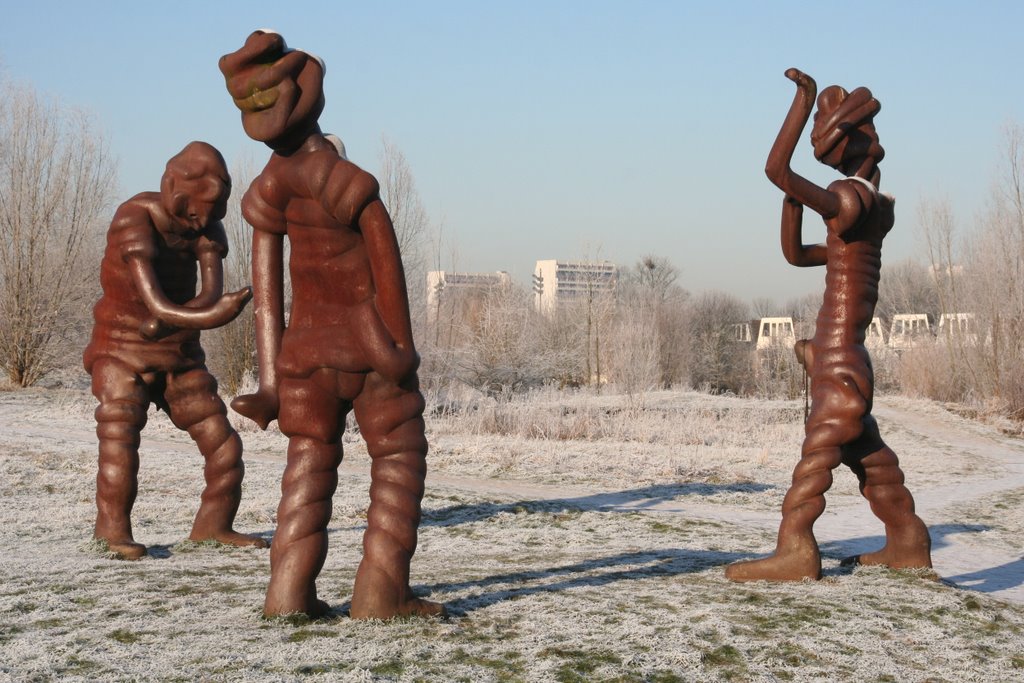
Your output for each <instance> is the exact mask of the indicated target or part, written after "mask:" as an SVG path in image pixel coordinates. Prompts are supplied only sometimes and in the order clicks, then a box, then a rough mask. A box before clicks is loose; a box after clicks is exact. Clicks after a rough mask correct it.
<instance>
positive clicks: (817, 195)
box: [764, 69, 839, 219]
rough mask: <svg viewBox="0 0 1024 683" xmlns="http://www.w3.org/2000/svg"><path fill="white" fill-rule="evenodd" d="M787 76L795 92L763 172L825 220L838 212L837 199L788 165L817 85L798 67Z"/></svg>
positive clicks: (789, 71)
mask: <svg viewBox="0 0 1024 683" xmlns="http://www.w3.org/2000/svg"><path fill="white" fill-rule="evenodd" d="M786 78H788V79H790V80H791V81H793V82H794V83H796V86H797V88H796V94H795V95H794V96H793V103H792V104H791V105H790V108H789V112H788V113H787V114H786V118H785V120H784V121H783V122H782V128H781V129H780V130H779V134H778V136H777V137H776V138H775V143H774V144H773V145H772V149H771V151H770V152H769V153H768V162H767V163H766V164H765V167H764V172H765V174H766V175H767V176H768V179H769V180H771V181H772V183H774V184H775V185H776V186H777V187H778V188H779V189H780V190H782V191H783V192H785V193H786V195H788V197H789V198H792V199H793V200H795V201H797V202H799V203H800V204H804V205H806V206H809V207H811V208H812V209H814V210H815V211H816V212H818V213H819V214H821V215H822V216H823V217H824V218H826V219H827V218H832V217H833V216H835V215H836V213H838V211H839V200H838V198H837V197H836V196H835V195H834V194H832V193H831V192H829V191H828V190H826V189H825V188H822V187H818V186H817V185H815V184H814V183H812V182H811V181H809V180H807V179H806V178H804V177H803V176H801V175H799V174H797V173H794V172H793V169H792V167H791V164H792V160H793V152H794V151H795V150H796V145H797V142H798V141H799V139H800V134H801V133H802V132H803V130H804V126H806V125H807V120H808V119H809V118H810V116H811V109H813V108H814V98H815V95H816V94H817V92H818V86H817V84H816V83H815V82H814V79H813V78H811V77H810V76H808V75H807V74H805V73H803V72H801V71H799V70H797V69H788V70H787V71H786Z"/></svg>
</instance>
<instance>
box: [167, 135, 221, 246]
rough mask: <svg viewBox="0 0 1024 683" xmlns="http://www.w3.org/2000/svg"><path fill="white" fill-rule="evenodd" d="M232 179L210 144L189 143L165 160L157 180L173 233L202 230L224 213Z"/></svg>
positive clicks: (218, 154)
mask: <svg viewBox="0 0 1024 683" xmlns="http://www.w3.org/2000/svg"><path fill="white" fill-rule="evenodd" d="M230 194H231V179H230V177H229V176H228V171H227V167H226V166H225V164H224V158H223V157H222V156H221V155H220V152H218V151H217V150H215V149H214V148H213V147H210V146H209V145H207V144H205V143H202V142H192V143H189V145H188V146H186V147H185V149H184V150H182V151H181V153H179V154H178V155H176V156H175V157H173V158H172V159H171V160H170V161H168V162H167V168H166V169H165V170H164V175H163V177H162V178H161V179H160V203H161V204H163V207H164V210H165V211H167V215H168V217H169V218H170V219H171V220H170V224H169V225H168V228H169V229H170V230H171V231H172V232H184V231H186V230H190V229H191V230H202V229H203V228H205V227H206V226H208V225H209V224H210V223H211V222H213V221H219V220H221V219H223V218H224V215H225V214H226V213H227V206H228V196H229V195H230Z"/></svg>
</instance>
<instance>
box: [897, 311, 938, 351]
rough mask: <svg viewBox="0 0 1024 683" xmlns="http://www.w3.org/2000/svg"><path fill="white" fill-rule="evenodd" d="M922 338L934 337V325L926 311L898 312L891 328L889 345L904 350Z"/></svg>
mask: <svg viewBox="0 0 1024 683" xmlns="http://www.w3.org/2000/svg"><path fill="white" fill-rule="evenodd" d="M922 339H932V327H931V323H929V322H928V316H927V315H926V314H924V313H897V314H896V315H894V316H893V317H892V325H891V327H890V328H889V347H890V348H892V349H896V350H897V351H903V350H906V349H909V348H912V347H914V346H915V345H916V344H917V343H918V342H919V341H921V340H922Z"/></svg>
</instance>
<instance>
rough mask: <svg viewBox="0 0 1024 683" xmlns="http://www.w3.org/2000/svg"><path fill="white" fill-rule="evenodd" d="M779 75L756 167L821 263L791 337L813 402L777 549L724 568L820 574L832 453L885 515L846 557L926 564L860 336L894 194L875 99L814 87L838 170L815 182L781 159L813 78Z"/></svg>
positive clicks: (769, 575)
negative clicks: (816, 231)
mask: <svg viewBox="0 0 1024 683" xmlns="http://www.w3.org/2000/svg"><path fill="white" fill-rule="evenodd" d="M786 76H787V77H788V78H790V79H791V80H793V81H794V82H795V83H796V85H797V92H796V97H795V98H794V100H793V105H792V107H791V108H790V111H789V114H788V116H787V117H786V120H785V122H784V123H783V125H782V130H781V131H780V132H779V136H778V138H777V139H776V141H775V144H774V146H773V147H772V150H771V152H770V154H769V156H768V163H767V165H766V167H765V171H766V173H767V174H768V178H769V179H770V180H771V181H772V182H773V183H775V184H776V185H777V186H778V187H779V188H780V189H781V190H782V191H783V192H785V193H786V196H785V199H784V200H783V208H782V251H783V254H784V255H785V257H786V260H788V261H789V262H790V263H791V264H793V265H795V266H800V267H814V266H825V295H824V300H823V301H822V304H821V308H820V309H819V311H818V318H817V322H816V325H815V329H814V337H813V338H812V339H810V340H801V341H800V342H797V345H796V349H795V351H796V354H797V357H798V358H799V360H800V362H801V364H802V365H803V366H804V368H805V369H806V370H807V372H808V374H809V375H810V379H811V411H810V414H809V416H808V418H807V424H806V426H805V431H806V438H805V439H804V443H803V446H802V448H801V450H800V462H799V463H798V464H797V466H796V469H795V470H794V471H793V484H792V486H791V487H790V489H789V491H788V492H787V493H786V498H785V500H783V503H782V524H781V526H780V528H779V538H778V543H777V545H776V548H775V552H774V553H773V554H772V556H770V557H767V558H764V559H760V560H752V561H746V562H740V563H737V564H735V565H733V566H731V567H730V568H729V570H728V572H727V575H728V577H729V578H731V579H733V580H734V581H754V580H758V579H767V580H773V581H799V580H801V579H808V578H809V579H816V578H819V577H820V576H821V556H820V553H819V549H818V544H817V541H816V540H815V538H814V532H813V526H814V522H815V520H817V519H818V517H820V516H821V513H822V512H824V510H825V492H826V491H828V489H829V488H830V487H831V486H832V470H834V469H835V468H836V467H838V466H839V465H840V464H844V465H846V466H848V467H849V468H850V469H851V470H853V472H854V473H855V474H856V475H857V478H858V480H859V481H860V488H861V493H863V495H864V497H865V498H866V499H867V501H868V502H869V503H870V505H871V510H872V511H873V512H874V513H875V515H876V516H877V517H878V518H879V519H880V520H881V521H882V522H883V523H884V525H885V545H884V547H883V548H882V549H881V550H876V551H873V552H869V553H864V554H861V555H859V556H857V557H855V558H850V561H851V562H857V563H860V564H879V565H885V566H888V567H893V568H911V567H915V568H927V567H930V566H931V555H930V550H931V539H930V538H929V535H928V530H927V528H926V527H925V525H924V522H922V521H921V519H920V518H919V517H918V516H917V515H916V514H915V512H914V499H913V497H912V496H911V495H910V491H909V490H908V489H907V487H906V486H905V485H904V477H903V471H902V470H901V469H900V466H899V460H898V459H897V457H896V454H895V453H894V452H893V450H892V449H891V448H889V446H887V445H886V444H885V442H883V441H882V438H881V436H880V434H879V431H878V425H877V423H876V422H875V419H874V417H872V416H871V407H872V403H873V401H874V375H873V373H872V369H871V358H870V356H869V355H868V351H867V349H866V348H865V347H864V337H865V332H866V330H867V328H868V326H869V325H870V324H871V318H872V316H873V315H874V311H875V304H876V303H877V302H878V280H879V274H880V270H881V264H882V261H881V256H882V240H883V239H884V238H885V235H886V234H887V233H888V232H889V230H890V229H891V228H892V226H893V221H894V214H893V204H894V202H893V198H892V197H890V196H888V195H886V194H883V193H881V192H880V191H879V189H878V184H879V181H880V177H881V175H880V172H879V170H878V162H880V161H881V160H882V157H883V156H884V155H885V152H884V150H883V149H882V147H881V145H880V144H879V143H878V136H877V134H876V133H875V126H874V115H875V114H876V113H877V112H878V110H879V108H880V105H879V104H878V101H877V100H876V99H874V97H872V95H871V91H870V90H868V89H867V88H857V89H856V90H854V91H853V92H850V93H848V92H846V91H845V90H843V89H842V88H840V87H838V86H831V87H829V88H826V89H825V90H824V91H823V92H822V93H821V96H820V97H819V98H818V112H817V114H815V116H814V130H813V131H812V133H811V142H812V143H813V144H814V155H815V156H816V157H817V158H818V160H819V161H821V162H822V163H824V164H826V165H828V166H831V167H832V168H834V169H836V170H838V171H840V172H842V173H843V174H844V175H846V178H843V179H841V180H837V181H835V182H833V183H831V184H830V185H829V186H828V188H827V189H826V188H821V187H818V186H817V185H815V184H813V183H812V182H810V181H808V180H807V179H805V178H803V177H801V176H799V175H797V174H796V173H794V172H793V171H792V169H791V168H790V162H791V160H792V157H793V151H794V149H795V148H796V144H797V140H798V138H799V136H800V133H801V132H802V130H803V128H804V126H805V125H806V123H807V120H808V118H809V117H810V114H811V109H812V107H813V104H814V96H815V94H816V91H817V86H816V85H815V83H814V80H813V79H812V78H811V77H810V76H807V75H806V74H804V73H801V72H800V71H797V70H796V69H790V70H789V71H787V72H786ZM804 206H809V207H810V208H811V209H812V210H814V211H816V212H817V213H819V214H821V216H822V218H823V219H824V220H825V226H826V228H827V230H828V235H827V237H826V241H825V244H816V245H809V246H808V245H804V244H803V237H802V220H803V207H804Z"/></svg>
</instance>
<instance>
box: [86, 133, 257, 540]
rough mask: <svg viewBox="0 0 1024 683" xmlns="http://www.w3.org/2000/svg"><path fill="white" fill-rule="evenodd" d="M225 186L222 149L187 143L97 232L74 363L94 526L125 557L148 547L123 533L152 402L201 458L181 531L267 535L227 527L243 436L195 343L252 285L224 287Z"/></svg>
mask: <svg viewBox="0 0 1024 683" xmlns="http://www.w3.org/2000/svg"><path fill="white" fill-rule="evenodd" d="M230 192H231V179H230V178H229V177H228V172H227V168H226V167H225V165H224V159H223V158H222V157H221V155H220V153H219V152H218V151H217V150H216V149H214V148H213V147H211V146H210V145H208V144H206V143H204V142H192V143H189V144H188V145H187V146H186V147H185V149H183V150H182V151H181V152H180V153H178V154H177V155H176V156H175V157H174V158H172V159H171V160H170V161H168V162H167V169H166V171H165V172H164V175H163V178H162V179H161V182H160V192H143V193H141V194H137V195H135V196H134V197H132V198H131V199H129V200H128V201H126V202H125V203H124V204H122V205H121V206H120V207H119V208H118V210H117V212H116V213H115V215H114V220H113V222H112V223H111V224H110V230H109V231H108V233H107V247H106V251H105V253H104V255H103V262H102V265H101V267H100V284H101V285H102V287H103V296H102V298H100V300H99V302H98V303H97V304H96V307H95V308H94V310H93V316H94V318H95V325H94V327H93V331H92V340H91V341H90V343H89V346H88V347H87V348H86V349H85V355H84V362H85V369H86V370H87V371H88V372H89V373H90V374H91V375H92V391H93V394H94V395H95V396H96V398H97V399H98V400H99V402H100V405H99V407H98V408H97V409H96V434H97V436H98V437H99V474H98V475H97V477H96V506H97V508H98V514H97V517H96V530H95V536H96V538H98V539H102V540H105V541H106V542H107V543H108V544H109V547H110V550H112V551H113V552H115V553H117V554H118V555H119V556H121V557H122V558H125V559H133V560H134V559H138V558H140V557H142V556H143V555H144V554H145V553H146V547H145V546H144V545H142V544H140V543H136V542H135V539H134V537H133V536H132V525H131V511H132V506H133V505H134V503H135V496H136V493H137V491H138V469H139V441H140V433H141V431H142V428H143V427H145V426H146V419H147V416H146V412H147V410H148V408H149V405H150V403H151V402H152V403H156V405H157V406H158V407H159V408H162V409H163V410H164V411H165V412H166V413H167V415H168V416H169V417H170V418H171V421H172V422H173V423H174V424H175V426H177V427H178V428H179V429H183V430H186V431H187V432H188V434H189V436H191V437H192V439H193V440H194V441H195V442H196V445H197V446H198V447H199V452H200V453H202V455H203V457H204V458H205V459H206V466H205V468H204V470H203V473H204V476H205V477H206V488H205V490H204V491H203V494H202V499H201V503H200V506H199V511H198V513H197V514H196V518H195V523H194V524H193V526H192V533H191V535H190V536H189V538H190V539H192V540H197V541H199V540H217V541H220V542H222V543H228V544H231V545H255V546H260V547H266V545H267V544H266V541H264V540H262V539H259V538H253V537H250V536H245V535H242V534H239V533H237V532H235V531H234V530H233V529H232V524H233V523H234V519H235V513H236V512H237V511H238V504H239V501H240V500H241V495H242V476H243V474H244V466H243V463H242V441H241V439H239V437H238V434H237V433H236V432H235V430H234V429H233V428H232V427H231V424H230V423H229V422H228V419H227V408H225V406H224V402H223V401H221V399H220V397H219V396H218V395H217V381H216V380H215V379H214V378H213V376H212V375H211V374H210V373H209V372H208V371H207V369H206V365H205V360H206V356H205V354H204V353H203V348H202V346H200V344H199V332H200V330H208V329H212V328H214V327H219V326H221V325H224V324H227V323H229V322H230V321H232V320H234V319H235V317H236V316H237V315H238V314H239V313H240V312H241V311H242V309H243V308H244V307H245V304H246V303H248V301H249V299H250V297H251V296H252V294H251V292H250V290H249V288H248V287H246V288H245V289H243V290H241V291H238V292H232V293H230V294H224V293H223V290H224V271H223V264H222V261H223V259H224V256H225V255H226V254H227V249H228V245H227V237H226V236H225V234H224V227H223V225H222V224H221V219H222V218H223V217H224V212H225V208H226V206H227V198H228V195H229V194H230ZM197 271H198V274H199V275H200V277H201V282H202V287H201V290H200V292H199V294H198V295H197V294H196V277H197Z"/></svg>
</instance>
